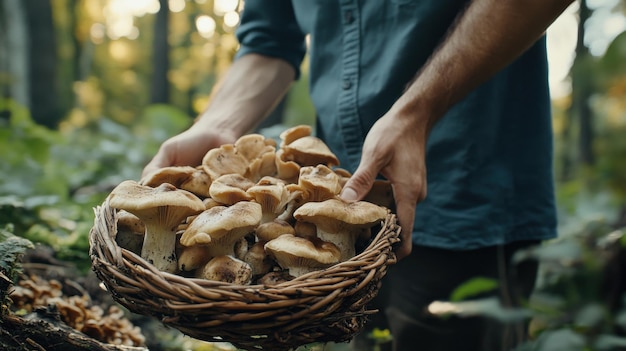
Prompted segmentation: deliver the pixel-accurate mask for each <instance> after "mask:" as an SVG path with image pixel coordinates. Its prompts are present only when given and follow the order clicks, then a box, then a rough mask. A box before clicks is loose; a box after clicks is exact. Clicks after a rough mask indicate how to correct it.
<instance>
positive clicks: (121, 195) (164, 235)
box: [109, 180, 204, 273]
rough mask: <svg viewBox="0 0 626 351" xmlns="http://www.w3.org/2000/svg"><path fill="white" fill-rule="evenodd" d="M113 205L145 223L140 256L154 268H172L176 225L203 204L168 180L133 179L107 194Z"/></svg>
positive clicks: (164, 269) (199, 208) (172, 270)
mask: <svg viewBox="0 0 626 351" xmlns="http://www.w3.org/2000/svg"><path fill="white" fill-rule="evenodd" d="M109 205H110V206H111V207H112V208H116V209H120V210H126V211H128V212H130V213H132V214H134V215H135V216H137V217H139V219H141V221H142V222H143V223H144V225H145V226H146V234H145V236H144V242H143V247H142V248H141V257H143V258H144V259H145V260H147V261H148V262H150V263H152V264H153V265H154V266H155V267H156V268H157V269H159V270H161V271H165V272H169V273H172V272H175V271H176V268H177V264H176V251H175V250H176V227H177V226H178V225H179V224H180V223H181V222H182V221H183V220H185V218H187V216H191V215H194V214H197V213H200V212H201V211H204V204H203V203H202V200H200V199H199V198H198V197H197V196H195V195H194V194H192V193H190V192H188V191H186V190H181V189H177V188H176V187H175V186H173V185H172V184H169V183H163V184H161V185H159V186H158V187H156V188H151V187H149V186H145V185H141V184H139V183H137V182H135V181H133V180H126V181H123V182H122V183H120V184H119V185H118V186H117V187H115V189H113V191H111V194H109Z"/></svg>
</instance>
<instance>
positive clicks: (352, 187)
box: [341, 111, 426, 259]
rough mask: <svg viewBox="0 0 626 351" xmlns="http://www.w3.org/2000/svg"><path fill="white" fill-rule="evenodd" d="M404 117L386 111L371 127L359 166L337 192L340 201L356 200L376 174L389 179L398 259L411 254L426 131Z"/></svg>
mask: <svg viewBox="0 0 626 351" xmlns="http://www.w3.org/2000/svg"><path fill="white" fill-rule="evenodd" d="M405 117H407V118H404V117H402V118H401V117H399V116H398V114H395V113H393V112H392V111H390V112H388V113H387V114H385V115H384V116H383V117H382V118H380V119H379V120H378V121H377V122H376V123H375V124H374V125H373V126H372V129H371V130H370V131H369V132H368V133H367V136H366V138H365V142H364V144H363V153H362V156H361V162H360V164H359V167H358V168H357V170H356V171H355V172H354V174H353V175H352V177H350V180H348V182H347V183H346V185H345V186H344V190H343V191H342V193H341V197H342V198H343V199H344V200H348V201H357V200H360V199H362V198H363V197H364V196H365V195H366V194H367V193H368V192H369V190H370V188H371V187H372V184H373V183H374V180H375V179H376V177H377V175H378V174H381V175H382V176H384V177H385V178H386V179H387V180H389V181H390V182H391V186H392V189H393V194H394V198H395V201H396V212H397V216H398V221H399V223H400V226H401V227H402V231H401V233H400V234H401V235H400V236H401V239H402V241H401V243H400V247H399V248H398V249H397V251H396V255H397V257H398V259H402V258H404V257H406V256H408V255H409V254H410V253H411V249H412V242H411V234H412V233H413V222H414V218H415V206H416V205H417V203H418V202H419V201H421V200H423V199H424V198H425V197H426V163H425V158H426V130H425V128H419V127H418V126H417V124H416V123H415V119H414V118H410V117H411V116H405Z"/></svg>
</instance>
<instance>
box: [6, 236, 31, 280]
mask: <svg viewBox="0 0 626 351" xmlns="http://www.w3.org/2000/svg"><path fill="white" fill-rule="evenodd" d="M12 231H13V228H12V227H11V226H10V225H7V226H5V227H4V228H0V272H3V273H4V274H6V275H7V276H8V277H9V279H11V280H15V279H16V278H17V274H18V273H19V259H20V257H21V255H23V254H24V252H26V250H27V249H32V248H33V247H34V246H33V243H32V242H30V241H29V240H26V239H24V238H20V237H17V236H15V235H13V233H12Z"/></svg>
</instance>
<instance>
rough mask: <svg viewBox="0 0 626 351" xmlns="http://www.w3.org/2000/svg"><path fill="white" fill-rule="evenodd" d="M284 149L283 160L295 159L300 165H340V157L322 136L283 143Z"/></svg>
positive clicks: (306, 137)
mask: <svg viewBox="0 0 626 351" xmlns="http://www.w3.org/2000/svg"><path fill="white" fill-rule="evenodd" d="M282 150H284V153H283V155H282V157H283V160H287V161H294V162H296V163H297V164H299V165H300V166H315V165H318V164H322V165H326V166H328V167H332V166H338V165H339V159H338V158H337V156H335V154H334V153H333V152H332V151H330V149H329V148H328V146H327V145H326V144H325V143H324V142H323V141H322V140H321V139H320V138H317V137H314V136H311V135H309V136H305V137H302V138H299V139H296V140H294V141H293V142H291V143H289V144H287V145H283V146H282Z"/></svg>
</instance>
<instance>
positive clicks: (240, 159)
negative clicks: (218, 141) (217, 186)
mask: <svg viewBox="0 0 626 351" xmlns="http://www.w3.org/2000/svg"><path fill="white" fill-rule="evenodd" d="M202 168H203V169H204V171H205V172H206V173H207V174H208V175H209V176H210V177H211V180H212V181H215V179H217V178H219V177H220V176H221V175H224V174H232V173H235V174H239V175H242V176H243V175H244V174H246V170H247V168H248V160H247V159H246V158H245V157H244V156H243V155H241V154H239V153H238V152H237V149H235V146H234V145H233V144H224V145H222V146H221V147H219V148H215V149H211V150H209V151H208V152H207V153H206V154H205V155H204V158H203V159H202Z"/></svg>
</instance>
